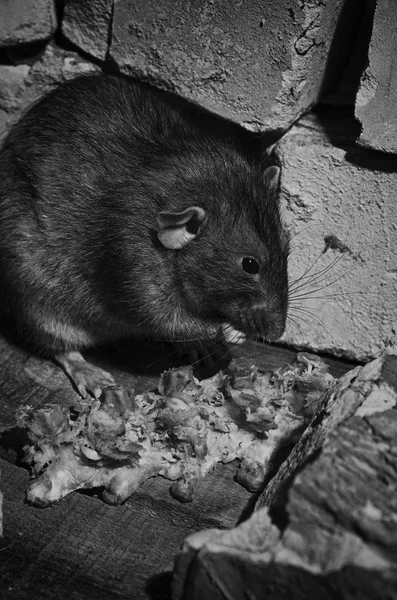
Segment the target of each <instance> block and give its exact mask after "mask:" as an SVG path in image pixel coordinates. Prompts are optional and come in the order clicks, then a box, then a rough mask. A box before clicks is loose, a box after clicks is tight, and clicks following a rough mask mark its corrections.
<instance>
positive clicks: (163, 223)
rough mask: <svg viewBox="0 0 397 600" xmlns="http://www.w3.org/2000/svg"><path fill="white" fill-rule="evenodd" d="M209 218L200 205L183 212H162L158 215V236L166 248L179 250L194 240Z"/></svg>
mask: <svg viewBox="0 0 397 600" xmlns="http://www.w3.org/2000/svg"><path fill="white" fill-rule="evenodd" d="M207 220H208V218H207V213H206V212H205V210H204V209H203V208H200V206H190V207H189V208H187V209H186V210H183V211H182V212H161V213H159V214H158V215H157V224H158V226H159V232H158V234H157V237H158V239H159V240H160V242H161V243H162V244H163V246H164V247H165V248H168V249H169V250H179V249H180V248H183V246H186V244H188V243H189V242H191V241H192V240H194V238H195V237H196V236H197V235H198V234H199V233H200V232H201V231H202V229H203V228H204V227H205V225H206V224H207Z"/></svg>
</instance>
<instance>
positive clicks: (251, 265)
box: [241, 256, 259, 275]
mask: <svg viewBox="0 0 397 600" xmlns="http://www.w3.org/2000/svg"><path fill="white" fill-rule="evenodd" d="M241 266H242V267H243V269H244V271H245V272H246V273H249V274H250V275H256V273H259V264H258V261H257V260H255V258H252V256H244V258H243V260H242V262H241Z"/></svg>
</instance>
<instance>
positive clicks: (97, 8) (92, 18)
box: [62, 0, 113, 60]
mask: <svg viewBox="0 0 397 600" xmlns="http://www.w3.org/2000/svg"><path fill="white" fill-rule="evenodd" d="M112 10H113V0H66V3H65V9H64V16H63V20H62V32H63V33H64V35H65V36H66V37H67V38H68V39H69V40H70V41H71V42H73V43H74V44H76V45H77V46H78V47H79V48H81V49H82V50H84V51H85V52H88V54H90V55H91V56H94V57H95V58H99V59H100V60H105V58H106V54H107V51H108V40H109V34H110V27H111V20H112Z"/></svg>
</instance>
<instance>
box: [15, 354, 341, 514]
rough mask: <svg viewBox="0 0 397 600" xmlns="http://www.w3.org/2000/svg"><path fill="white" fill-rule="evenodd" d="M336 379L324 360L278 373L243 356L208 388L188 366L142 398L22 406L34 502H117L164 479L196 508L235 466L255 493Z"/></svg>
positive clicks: (112, 392) (116, 393) (304, 361)
mask: <svg viewBox="0 0 397 600" xmlns="http://www.w3.org/2000/svg"><path fill="white" fill-rule="evenodd" d="M333 381H334V378H333V377H332V376H331V375H330V374H329V373H328V371H327V366H326V365H325V363H324V362H323V361H322V360H321V359H319V358H318V357H316V356H314V355H310V354H307V353H298V354H297V357H296V359H295V360H294V361H293V362H292V363H291V364H289V365H287V366H286V367H283V368H281V369H278V370H277V371H275V372H273V373H270V372H269V373H262V372H260V371H259V369H258V367H257V366H256V365H255V364H254V363H253V362H252V360H250V359H246V358H240V359H234V360H233V361H232V362H231V364H230V366H229V368H228V370H227V371H226V372H222V371H220V372H219V373H217V374H216V375H215V376H214V377H212V378H210V379H204V380H202V381H199V380H198V379H196V377H194V375H193V369H192V367H183V368H179V369H171V370H169V371H166V372H165V373H163V375H162V376H161V378H160V381H159V385H158V388H157V390H155V391H151V392H145V393H143V394H135V393H134V391H133V390H132V391H130V392H129V391H128V390H126V389H125V388H122V387H120V386H111V387H108V388H106V389H105V390H104V391H103V394H102V396H101V398H100V399H98V400H92V402H91V403H89V404H85V405H76V407H74V408H73V409H67V408H62V407H61V406H59V405H56V404H48V405H45V406H42V407H40V408H36V409H33V408H31V407H29V406H25V407H23V408H22V409H19V410H18V412H17V424H18V426H19V427H21V428H22V429H24V430H25V432H26V433H27V437H28V443H27V444H26V446H25V447H24V453H25V457H24V460H25V462H26V463H28V464H29V465H30V468H31V473H32V476H33V478H34V480H33V483H32V484H31V486H30V487H29V489H28V491H27V498H28V501H30V502H31V503H32V504H35V505H38V506H49V505H51V504H52V503H54V502H56V501H58V500H60V499H61V498H63V497H65V496H66V495H67V494H69V493H71V492H72V491H74V490H78V489H88V488H98V487H100V488H103V492H102V497H103V499H104V500H105V501H106V502H109V503H111V504H119V503H121V502H124V501H125V500H126V499H127V498H128V497H129V496H131V495H132V494H133V493H134V492H135V490H136V489H137V488H138V487H139V486H140V485H141V484H142V483H143V482H144V481H146V480H147V479H148V478H150V477H154V476H156V475H161V476H162V477H165V478H167V479H169V480H171V481H172V482H173V483H172V484H171V486H170V492H171V494H172V496H174V497H175V498H176V499H178V500H180V501H181V502H189V501H191V500H193V498H194V495H195V492H196V490H197V487H198V485H199V484H200V481H201V480H202V479H203V478H204V477H205V476H206V474H207V473H208V472H209V471H211V470H212V469H213V468H214V467H215V465H216V464H217V463H219V462H221V463H228V462H231V461H233V460H235V459H238V460H239V461H240V464H239V467H238V472H237V480H238V481H239V482H240V483H241V484H242V485H244V486H245V487H246V488H247V489H249V490H251V491H255V490H258V489H260V488H261V487H262V485H263V483H264V481H265V479H266V477H267V475H268V473H269V470H270V468H271V466H272V457H273V456H274V453H275V451H276V450H277V449H278V448H280V447H281V446H283V445H287V444H288V445H289V444H291V443H292V442H295V441H297V439H299V437H300V435H301V433H302V431H303V430H304V429H305V427H306V426H307V424H308V423H309V421H310V419H311V417H312V415H313V412H314V409H315V408H316V407H317V406H318V404H319V402H320V401H321V398H322V396H323V394H324V392H325V390H327V389H328V388H329V386H330V385H332V383H333Z"/></svg>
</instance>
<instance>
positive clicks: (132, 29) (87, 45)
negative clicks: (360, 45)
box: [62, 0, 361, 131]
mask: <svg viewBox="0 0 397 600" xmlns="http://www.w3.org/2000/svg"><path fill="white" fill-rule="evenodd" d="M349 1H350V4H351V5H354V6H355V7H356V9H357V10H356V15H357V14H360V10H361V9H360V3H359V1H357V0H349ZM112 4H113V3H112V2H111V1H110V0H79V1H77V0H67V2H66V7H65V16H64V21H63V25H62V29H63V32H64V33H65V35H66V36H67V37H68V38H69V39H70V40H71V41H73V42H74V43H76V44H78V45H79V46H80V47H81V48H83V49H84V50H85V51H86V52H89V53H90V54H92V55H93V56H95V57H97V58H103V57H104V55H105V54H106V52H105V49H104V47H103V41H104V36H103V34H101V35H99V33H98V32H102V31H103V30H107V31H108V32H109V53H110V56H111V58H112V59H113V60H114V61H115V63H116V64H117V65H118V66H119V67H120V69H121V71H122V72H124V73H127V74H132V75H139V76H140V77H143V78H145V79H149V80H150V81H152V82H153V83H154V84H155V85H158V86H161V87H165V88H168V89H171V90H173V91H176V92H177V93H179V94H181V95H182V96H184V97H186V98H189V99H191V100H193V101H195V102H198V103H199V104H201V105H203V106H205V107H207V108H209V109H211V110H212V111H214V112H216V113H218V114H221V115H222V116H225V117H228V118H231V119H233V120H235V121H237V122H239V123H242V124H243V125H244V126H246V127H248V128H250V129H253V130H257V131H263V130H265V129H269V128H273V129H278V128H286V127H288V126H289V125H291V123H292V122H293V121H294V120H296V119H297V118H298V117H299V116H300V115H301V114H302V113H304V112H306V111H307V110H308V109H309V108H310V107H311V106H312V105H313V104H314V103H315V102H316V101H317V100H318V98H319V93H320V90H321V87H322V84H323V78H324V76H325V72H326V68H327V58H328V51H329V49H330V47H331V43H332V40H333V37H334V34H335V31H336V27H337V23H338V19H339V16H340V14H341V11H342V6H343V4H344V1H343V0H331V1H329V2H326V3H325V2H323V1H322V0H303V1H299V0H279V1H278V2H263V1H261V0H249V1H248V0H239V1H230V0H218V1H217V2H213V1H212V0H198V1H197V2H186V1H185V0H159V1H157V2H146V1H145V0H118V1H117V2H115V3H114V5H113V14H112V11H111V5H112ZM355 28H356V24H355V21H354V19H353V20H351V22H350V24H349V27H348V28H347V31H346V29H345V30H344V32H343V36H342V35H341V36H340V39H339V52H338V53H337V56H336V62H337V63H338V64H341V65H343V62H344V60H345V58H346V55H347V52H346V48H348V47H349V44H350V41H351V40H350V37H349V34H352V33H353V32H354V31H355ZM346 33H347V34H348V35H346ZM336 74H337V73H336ZM336 74H335V75H336Z"/></svg>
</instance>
